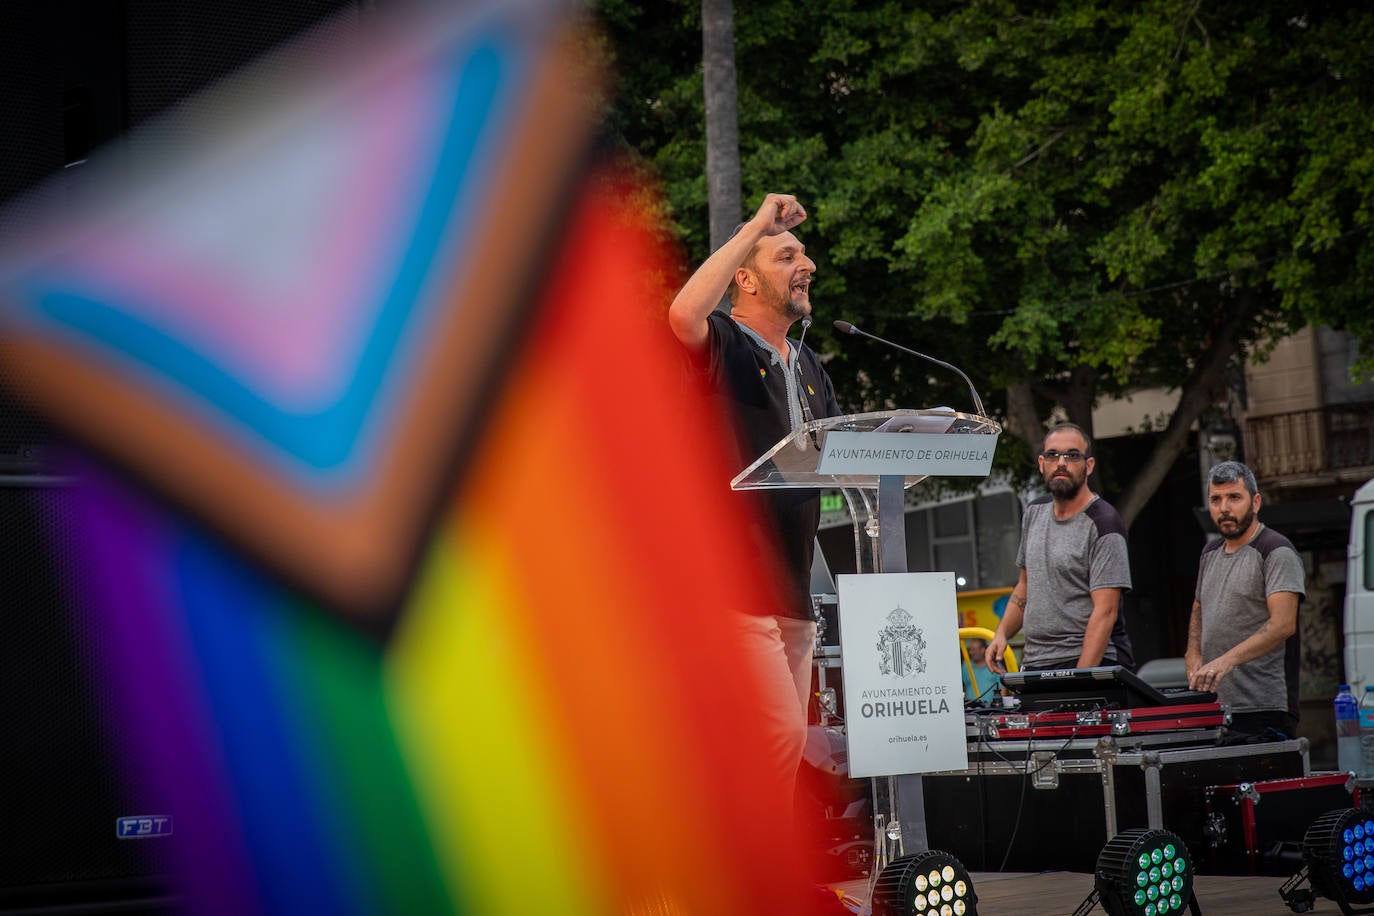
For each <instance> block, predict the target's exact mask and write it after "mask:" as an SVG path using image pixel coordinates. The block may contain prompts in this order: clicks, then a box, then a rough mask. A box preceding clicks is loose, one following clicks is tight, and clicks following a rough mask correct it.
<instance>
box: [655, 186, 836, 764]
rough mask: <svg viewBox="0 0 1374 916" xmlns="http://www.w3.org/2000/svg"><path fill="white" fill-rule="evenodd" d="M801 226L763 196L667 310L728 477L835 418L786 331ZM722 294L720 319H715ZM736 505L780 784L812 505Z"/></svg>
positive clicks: (803, 644) (792, 727)
mask: <svg viewBox="0 0 1374 916" xmlns="http://www.w3.org/2000/svg"><path fill="white" fill-rule="evenodd" d="M805 219H806V210H805V209H804V208H803V207H802V205H801V204H800V203H799V202H798V201H797V199H796V198H795V197H793V196H792V195H790V194H769V195H768V196H767V197H765V198H764V200H763V203H762V204H761V205H760V206H759V209H758V212H756V213H755V214H754V216H753V217H752V218H750V219H749V220H748V221H747V222H744V223H741V224H740V226H739V227H737V228H736V229H735V233H734V235H733V236H731V237H730V239H729V240H728V241H726V242H725V244H724V245H722V246H721V247H720V248H718V249H717V250H716V251H715V252H714V253H713V254H712V255H711V256H710V257H709V258H707V259H706V261H705V262H703V263H702V265H701V266H700V267H698V268H697V270H696V272H695V273H693V274H692V276H691V277H690V278H689V279H688V281H687V284H686V285H685V286H683V288H682V289H681V290H680V291H679V292H678V294H677V297H676V298H675V299H674V300H673V304H672V306H671V307H670V309H669V311H668V321H669V325H670V326H671V328H672V330H673V333H674V335H676V337H677V338H678V340H679V341H680V342H681V343H682V344H683V346H685V347H686V348H687V350H688V352H689V353H690V354H691V355H692V357H693V359H694V363H695V365H696V366H697V368H698V369H699V371H701V372H702V373H703V374H704V376H705V379H706V381H707V382H708V383H709V385H710V388H711V390H712V391H713V393H714V396H715V397H716V398H717V399H718V400H719V401H720V407H721V410H722V411H723V412H724V413H725V414H726V415H727V416H729V417H730V419H731V420H732V421H733V422H732V425H731V426H732V430H733V432H734V437H733V438H734V441H733V445H734V450H735V453H734V455H733V456H732V457H733V458H734V459H735V461H736V462H737V464H736V466H737V467H739V468H744V467H746V466H747V465H748V464H750V463H751V462H753V461H754V459H756V458H758V457H759V456H760V455H762V454H763V453H764V452H766V451H768V449H769V448H771V447H772V446H773V445H774V444H775V443H776V442H777V441H778V440H780V439H782V438H783V437H785V436H786V435H788V434H789V433H791V432H792V431H793V430H795V429H797V428H798V427H800V426H801V425H802V423H803V422H804V421H805V419H806V415H807V414H808V413H809V414H810V415H811V416H813V417H830V416H836V415H838V414H839V413H840V407H839V404H838V403H837V402H836V400H835V389H834V387H833V386H832V385H831V382H830V377H829V376H828V375H826V372H825V369H824V368H823V367H822V366H821V363H820V360H819V359H818V358H817V357H816V354H815V353H814V352H813V351H812V350H811V349H810V348H809V347H806V346H804V345H803V344H802V342H801V340H800V339H791V338H789V337H788V336H787V333H788V331H789V330H790V329H791V328H792V326H793V325H794V324H796V323H797V322H799V321H804V323H803V331H804V329H805V327H806V325H807V324H809V323H810V316H811V277H812V275H813V274H814V273H815V272H816V264H815V262H814V261H812V260H811V258H809V257H807V254H806V246H804V245H803V244H802V243H801V242H800V241H799V240H798V239H797V237H796V236H795V235H793V234H792V232H791V230H792V229H794V228H795V227H797V226H798V225H800V224H801V223H802V222H803V221H804V220H805ZM727 292H728V294H729V297H730V304H731V311H730V314H728V315H727V314H725V313H724V312H722V311H717V310H716V306H717V305H719V304H720V301H721V298H722V297H723V296H725V295H726V294H727ZM741 499H747V500H748V501H749V502H751V503H752V504H753V508H754V509H755V510H757V511H756V514H755V523H754V524H751V525H750V528H749V530H748V534H749V536H750V538H751V539H752V541H753V542H754V544H755V546H756V549H755V551H754V559H755V562H756V563H758V564H759V574H760V575H761V576H764V577H767V578H768V579H769V580H771V581H774V582H776V583H777V586H778V588H777V589H776V591H777V593H778V598H779V601H780V602H781V603H780V605H779V606H777V607H772V608H745V609H741V610H744V611H746V612H747V613H744V614H740V615H739V623H740V625H741V627H743V631H744V636H745V638H746V639H748V640H749V641H750V642H751V644H753V645H756V646H757V647H758V654H759V657H760V659H761V672H760V673H761V675H762V676H763V678H764V679H766V681H767V685H766V688H767V690H768V691H769V693H770V698H769V699H768V700H767V701H766V703H765V706H766V708H765V709H763V710H761V713H762V714H763V715H764V716H766V717H769V722H768V725H769V727H770V728H771V729H772V730H773V731H774V733H775V741H774V743H775V744H776V745H777V748H778V754H779V761H780V762H779V766H780V767H781V768H783V769H784V770H786V771H787V775H788V776H791V775H792V774H793V773H794V772H795V770H796V768H797V766H798V765H799V764H800V762H801V758H802V751H803V749H804V745H805V742H806V732H807V707H808V703H809V701H810V697H811V664H812V653H813V651H814V649H815V644H816V623H815V620H814V619H813V618H812V615H811V598H810V592H811V561H812V558H813V554H814V550H815V543H816V530H817V528H818V527H819V525H820V495H819V491H817V490H766V491H762V492H758V493H753V494H747V495H745V494H741ZM779 561H780V562H779ZM788 761H790V763H789V762H788ZM784 791H786V789H785V787H784Z"/></svg>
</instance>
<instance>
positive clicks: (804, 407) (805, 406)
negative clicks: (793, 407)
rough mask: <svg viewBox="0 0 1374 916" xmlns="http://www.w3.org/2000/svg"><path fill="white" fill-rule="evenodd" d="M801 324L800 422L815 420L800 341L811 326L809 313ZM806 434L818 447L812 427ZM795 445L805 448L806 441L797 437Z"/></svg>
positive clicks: (798, 391)
mask: <svg viewBox="0 0 1374 916" xmlns="http://www.w3.org/2000/svg"><path fill="white" fill-rule="evenodd" d="M801 326H802V329H801V334H800V336H798V337H797V378H796V382H797V398H798V399H799V400H800V401H801V411H802V422H803V423H812V422H814V421H815V419H816V415H815V414H814V413H812V411H811V402H810V401H808V400H807V399H806V378H805V376H806V371H805V370H804V369H803V368H802V341H804V340H806V332H807V331H808V330H809V329H810V328H811V316H810V315H807V316H806V317H804V318H802V320H801ZM808 435H809V436H810V438H811V444H812V445H814V446H816V448H817V449H819V448H820V447H821V444H820V442H819V440H818V439H817V437H816V431H815V430H814V429H813V430H811V431H810V433H809V434H808ZM797 447H798V448H801V449H805V448H806V443H805V442H803V441H802V440H801V439H798V440H797Z"/></svg>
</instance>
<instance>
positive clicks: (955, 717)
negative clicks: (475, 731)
mask: <svg viewBox="0 0 1374 916" xmlns="http://www.w3.org/2000/svg"><path fill="white" fill-rule="evenodd" d="M837 585H838V588H839V598H840V606H839V621H840V645H841V652H842V656H843V658H844V664H843V668H842V670H843V673H844V709H845V715H844V720H845V728H846V731H847V736H848V740H849V775H850V776H897V775H901V774H904V773H930V772H934V771H936V770H962V769H965V768H966V767H967V766H968V746H967V743H966V742H967V737H966V735H965V731H964V689H963V682H962V680H961V679H960V677H959V665H960V655H959V612H958V608H957V606H956V605H955V600H954V573H950V572H936V573H877V574H869V575H862V576H853V575H845V576H840V577H838V579H837Z"/></svg>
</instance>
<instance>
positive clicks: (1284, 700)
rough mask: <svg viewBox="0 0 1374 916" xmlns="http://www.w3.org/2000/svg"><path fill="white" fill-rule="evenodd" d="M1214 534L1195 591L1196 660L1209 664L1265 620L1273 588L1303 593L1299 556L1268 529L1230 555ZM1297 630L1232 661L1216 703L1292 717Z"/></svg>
mask: <svg viewBox="0 0 1374 916" xmlns="http://www.w3.org/2000/svg"><path fill="white" fill-rule="evenodd" d="M1225 543H1226V542H1225V540H1223V539H1221V538H1218V539H1216V540H1214V541H1212V542H1211V543H1209V544H1208V545H1207V546H1206V547H1204V548H1202V557H1201V559H1200V560H1199V561H1198V570H1197V592H1196V594H1194V596H1193V598H1194V600H1195V601H1197V603H1198V605H1199V606H1200V607H1201V608H1202V660H1203V662H1209V661H1211V660H1212V659H1214V658H1216V657H1217V656H1219V655H1222V654H1224V653H1225V652H1227V651H1229V650H1230V649H1232V648H1233V647H1235V646H1236V645H1237V644H1239V643H1241V642H1244V641H1245V640H1246V639H1248V638H1249V637H1250V636H1251V635H1253V634H1254V632H1255V631H1256V630H1258V629H1259V628H1260V627H1261V626H1263V624H1264V623H1265V621H1267V620H1268V619H1269V603H1268V598H1269V596H1270V595H1272V594H1274V593H1275V592H1295V593H1296V594H1297V596H1298V601H1299V602H1301V601H1302V599H1303V597H1304V596H1305V595H1306V594H1307V592H1306V589H1305V581H1304V576H1303V568H1302V558H1301V557H1299V556H1298V552H1297V550H1295V549H1294V547H1293V543H1292V542H1291V541H1289V540H1288V538H1286V537H1284V536H1283V535H1281V534H1279V533H1278V532H1277V531H1274V530H1273V529H1272V528H1267V527H1265V526H1263V525H1261V526H1260V530H1259V532H1258V533H1257V534H1256V535H1255V536H1254V537H1253V538H1251V539H1250V541H1249V542H1248V543H1246V544H1245V545H1244V546H1242V547H1241V548H1240V549H1239V550H1237V551H1236V552H1235V553H1229V554H1228V553H1227V552H1226V551H1225V550H1223V549H1222V546H1223V545H1224V544H1225ZM1298 649H1299V645H1298V633H1297V631H1296V630H1294V631H1293V635H1292V636H1290V637H1289V638H1288V639H1286V640H1285V641H1284V642H1283V644H1282V645H1279V646H1275V647H1274V648H1273V649H1271V650H1270V651H1269V652H1268V653H1266V654H1264V655H1261V656H1260V657H1259V658H1253V659H1251V660H1250V661H1248V662H1246V663H1245V664H1243V665H1238V666H1237V667H1236V668H1234V669H1232V670H1231V672H1230V673H1229V674H1227V675H1226V676H1225V677H1223V678H1222V679H1221V683H1220V684H1218V685H1217V701H1218V702H1220V703H1226V704H1228V705H1229V706H1230V707H1231V711H1232V712H1260V711H1264V710H1286V711H1287V712H1289V713H1291V714H1292V715H1293V716H1294V717H1295V718H1296V717H1297V715H1298Z"/></svg>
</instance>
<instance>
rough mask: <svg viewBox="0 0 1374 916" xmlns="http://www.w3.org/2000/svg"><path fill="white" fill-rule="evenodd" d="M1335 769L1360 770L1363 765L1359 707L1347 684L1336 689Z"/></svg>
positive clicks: (1344, 770)
mask: <svg viewBox="0 0 1374 916" xmlns="http://www.w3.org/2000/svg"><path fill="white" fill-rule="evenodd" d="M1334 706H1335V709H1336V769H1338V770H1341V771H1343V772H1355V773H1358V772H1360V770H1361V768H1362V767H1363V765H1364V751H1363V749H1362V748H1361V747H1360V707H1359V706H1358V705H1357V704H1356V703H1355V695H1354V694H1353V693H1351V692H1350V685H1349V684H1342V685H1341V689H1340V690H1338V691H1336V699H1335V702H1334Z"/></svg>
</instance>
